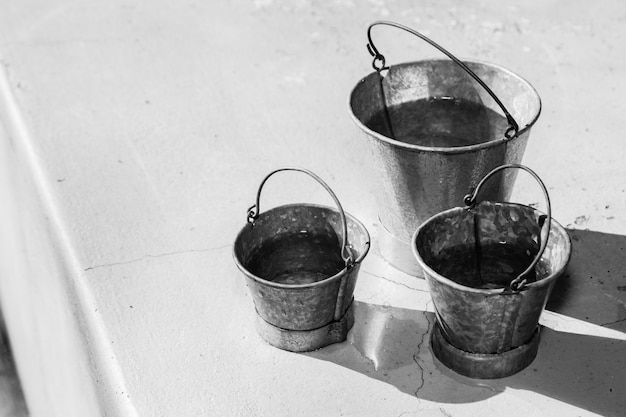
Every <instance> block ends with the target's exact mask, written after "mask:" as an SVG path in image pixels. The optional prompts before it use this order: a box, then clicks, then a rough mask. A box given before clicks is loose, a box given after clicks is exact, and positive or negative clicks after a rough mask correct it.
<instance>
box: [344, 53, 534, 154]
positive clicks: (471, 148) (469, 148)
mask: <svg viewBox="0 0 626 417" xmlns="http://www.w3.org/2000/svg"><path fill="white" fill-rule="evenodd" d="M462 61H463V62H464V63H471V64H479V65H484V66H487V67H492V68H496V69H498V70H500V71H502V72H504V73H507V74H510V75H512V76H513V77H515V78H517V79H518V80H519V81H520V82H522V84H524V85H526V86H527V87H528V89H529V90H530V91H531V92H532V93H533V94H534V96H535V97H536V98H537V113H536V114H535V115H534V117H533V118H532V120H531V121H530V122H529V123H527V124H526V125H525V126H523V127H520V129H519V131H518V132H517V136H513V137H511V138H507V137H506V136H504V135H503V137H502V138H500V139H494V140H490V141H487V142H482V143H476V144H473V145H466V146H447V147H433V146H422V145H415V144H411V143H406V142H402V141H399V140H396V139H392V138H389V137H387V136H385V135H382V134H380V133H378V132H376V131H374V130H372V129H370V128H369V127H367V126H366V125H365V123H363V122H362V121H361V120H360V119H359V118H358V117H357V116H356V115H355V114H354V112H353V111H352V97H353V96H354V93H355V91H356V89H357V88H358V87H359V85H360V84H361V83H363V82H364V81H365V80H366V79H367V78H368V77H371V76H372V75H374V74H377V72H376V71H373V72H371V73H369V74H367V75H366V76H365V77H363V78H361V79H360V80H359V82H358V83H356V85H355V86H354V87H353V88H352V90H351V91H350V94H349V95H348V100H347V105H348V114H349V115H350V117H351V118H352V120H353V121H354V123H355V124H356V125H357V126H358V127H359V128H360V129H361V130H362V131H364V132H365V133H367V134H368V135H369V136H372V137H374V138H376V139H378V140H380V141H382V142H385V143H387V144H389V145H392V146H395V147H398V148H403V149H405V150H408V151H414V152H423V153H438V154H459V153H468V152H476V151H479V150H483V149H489V148H492V147H495V146H499V145H502V144H505V143H507V142H510V141H512V140H514V139H515V138H517V137H520V136H522V135H524V134H525V133H527V132H528V131H529V130H530V128H531V127H533V125H534V124H535V123H536V122H537V120H538V119H539V115H540V114H541V109H542V105H541V96H539V93H538V92H537V90H536V89H535V87H533V85H532V84H531V83H530V82H528V80H526V79H525V78H524V77H522V76H521V75H519V74H517V73H515V72H513V71H511V70H510V69H508V68H506V67H503V66H502V65H499V64H494V63H492V62H488V61H483V60H476V59H462ZM423 62H452V61H450V60H447V59H421V60H417V61H410V62H401V63H399V64H395V65H393V67H401V66H410V65H415V64H418V63H423Z"/></svg>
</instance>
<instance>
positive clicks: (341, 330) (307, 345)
mask: <svg viewBox="0 0 626 417" xmlns="http://www.w3.org/2000/svg"><path fill="white" fill-rule="evenodd" d="M353 325H354V307H353V305H352V304H350V307H348V309H347V310H346V313H345V314H344V315H343V317H341V318H339V320H333V321H331V322H330V323H328V324H327V325H325V326H322V327H319V328H317V329H313V330H286V329H281V328H280V327H276V326H273V325H271V324H270V323H268V322H266V321H265V320H263V319H262V318H261V317H260V316H259V315H257V317H256V330H257V332H258V333H259V335H260V336H261V337H262V338H263V340H265V341H266V342H267V343H269V344H270V345H272V346H274V347H277V348H279V349H283V350H288V351H290V352H310V351H312V350H317V349H320V348H323V347H324V346H328V345H332V344H334V343H341V342H343V341H344V340H346V338H347V337H348V332H349V331H350V329H351V328H352V326H353Z"/></svg>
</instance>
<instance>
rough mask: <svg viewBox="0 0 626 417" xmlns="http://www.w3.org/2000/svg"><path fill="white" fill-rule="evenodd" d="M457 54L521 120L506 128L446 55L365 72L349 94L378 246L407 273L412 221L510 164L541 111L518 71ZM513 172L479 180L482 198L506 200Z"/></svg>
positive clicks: (411, 266)
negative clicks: (510, 130) (364, 151)
mask: <svg viewBox="0 0 626 417" xmlns="http://www.w3.org/2000/svg"><path fill="white" fill-rule="evenodd" d="M464 63H465V64H466V65H467V66H468V67H469V68H470V69H471V70H472V71H473V72H475V73H476V74H477V75H478V76H479V77H480V78H481V79H482V80H483V81H484V82H485V83H486V84H487V85H488V86H489V87H490V88H491V90H493V92H495V94H497V95H498V97H499V98H500V100H501V101H502V102H504V103H506V104H507V107H508V108H509V111H510V113H511V115H512V116H513V117H514V118H515V119H516V120H517V122H518V124H519V126H520V130H519V132H518V134H517V135H516V136H513V137H506V136H505V131H506V129H507V120H506V118H504V116H500V114H501V111H500V108H499V107H498V104H497V103H496V102H495V101H494V100H493V99H492V97H491V96H490V95H489V94H488V93H487V92H486V91H485V89H484V88H482V87H481V86H480V85H479V84H478V83H476V82H475V81H474V80H473V79H472V78H471V77H470V76H468V74H467V73H466V72H465V71H464V70H463V69H462V68H460V67H459V66H458V65H457V64H456V63H455V62H453V61H449V60H424V61H417V62H411V63H404V64H400V65H395V66H392V67H391V68H389V70H388V73H387V74H386V75H385V76H384V78H381V75H380V74H379V73H378V72H373V73H371V74H369V75H368V76H367V77H365V78H363V79H362V80H361V81H360V82H359V83H358V84H357V85H356V87H354V89H353V91H352V92H351V94H350V97H349V103H348V108H349V113H350V115H351V117H352V119H353V120H354V122H355V123H356V125H357V126H358V127H359V128H360V130H361V131H362V132H363V133H364V137H365V139H366V141H367V142H368V145H367V148H368V149H369V151H370V152H369V153H370V155H371V160H370V163H369V165H370V166H371V167H372V170H373V171H374V173H375V175H374V176H373V178H375V179H374V184H373V185H374V188H375V190H376V198H377V211H378V215H379V220H380V223H381V225H382V226H383V235H382V236H381V252H382V254H383V256H384V257H385V258H386V259H387V260H388V261H389V262H390V263H391V264H392V265H394V266H396V267H397V268H399V269H401V270H403V271H404V272H407V273H409V274H416V273H418V272H419V271H420V268H419V266H418V265H417V263H416V262H415V258H414V257H413V255H412V253H411V238H412V235H413V232H414V231H415V229H416V228H417V227H418V226H419V225H420V224H421V223H423V222H424V221H425V220H427V219H428V218H430V217H431V216H433V215H434V214H436V213H439V212H441V211H443V210H446V209H449V208H452V207H454V206H455V205H456V204H457V203H458V202H459V201H462V199H463V196H464V195H465V194H466V193H467V192H468V190H469V188H470V186H471V185H473V184H475V183H476V182H477V181H478V180H479V179H480V178H481V177H483V176H484V175H485V174H486V173H487V172H489V171H490V170H492V169H493V168H495V167H497V166H499V165H503V164H510V163H519V162H520V161H521V159H522V156H523V154H524V150H525V148H526V143H527V141H528V137H529V134H530V129H531V127H532V125H533V124H534V123H535V121H536V120H537V118H538V117H539V113H540V111H541V100H540V98H539V95H538V94H537V92H536V91H535V89H534V88H533V87H532V86H531V85H530V84H529V83H528V82H527V81H525V80H524V79H522V78H521V77H519V76H517V75H516V74H514V73H512V72H510V71H508V70H506V69H504V68H502V67H500V66H497V65H493V64H489V63H482V62H468V61H464ZM411 103H417V104H420V103H421V104H420V105H416V106H413V107H412V108H411V106H412V104H411ZM465 108H467V111H465V110H463V109H465ZM411 109H412V110H411ZM516 175H517V173H516V172H515V171H512V172H507V173H504V174H503V175H502V176H501V177H500V178H499V180H498V181H493V182H492V183H491V184H490V185H489V186H488V187H485V190H484V198H485V199H489V200H496V201H501V200H506V199H508V198H509V196H510V194H511V191H512V188H513V184H514V181H515V177H516Z"/></svg>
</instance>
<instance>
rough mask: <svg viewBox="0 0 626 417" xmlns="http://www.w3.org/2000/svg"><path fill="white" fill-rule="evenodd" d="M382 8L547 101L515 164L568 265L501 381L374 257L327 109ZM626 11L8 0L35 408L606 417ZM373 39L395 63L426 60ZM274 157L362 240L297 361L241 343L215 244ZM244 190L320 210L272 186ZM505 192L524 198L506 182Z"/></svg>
mask: <svg viewBox="0 0 626 417" xmlns="http://www.w3.org/2000/svg"><path fill="white" fill-rule="evenodd" d="M378 19H389V20H394V21H398V22H400V23H404V24H406V25H409V26H412V27H414V28H416V29H418V30H421V31H423V32H424V33H425V34H427V35H428V36H431V37H432V38H433V39H435V40H436V41H437V42H439V43H440V44H442V45H444V46H446V47H447V48H449V49H450V50H451V51H452V52H453V53H455V54H456V55H458V56H459V57H462V58H463V57H467V58H472V59H479V60H486V61H490V62H494V63H497V64H500V65H503V66H505V67H507V68H509V69H511V70H513V71H514V72H516V73H518V74H520V75H522V76H523V77H524V78H526V79H527V80H528V81H529V82H530V83H531V84H532V85H533V86H534V87H535V88H536V89H537V91H538V92H539V94H540V96H541V98H542V102H543V110H542V114H541V116H540V118H539V121H538V123H537V124H536V126H535V127H534V128H533V131H532V132H531V137H530V141H529V144H528V147H527V149H526V152H525V156H524V160H523V163H525V164H526V165H528V166H530V167H531V168H533V169H534V170H535V171H536V172H537V173H538V174H539V175H540V176H541V177H542V179H543V180H544V182H545V183H546V184H547V186H548V188H549V191H550V196H551V199H552V205H553V215H554V217H555V218H556V219H557V220H558V221H559V222H560V223H561V224H563V225H564V226H566V227H567V228H568V229H569V232H570V234H571V237H572V243H573V254H572V259H571V263H570V267H569V268H568V271H567V273H566V274H565V275H564V276H563V277H562V278H561V280H560V281H559V283H558V284H557V286H556V288H555V290H554V293H553V295H552V298H551V299H550V301H549V303H548V306H547V309H548V311H546V313H545V314H544V315H543V317H542V320H541V323H542V324H543V325H544V327H543V329H542V332H541V343H540V346H539V354H538V356H537V358H536V359H535V361H534V362H533V363H532V364H531V365H530V366H529V367H528V368H526V369H525V370H524V371H522V372H520V373H519V374H516V375H514V376H511V377H508V378H504V379H501V380H482V381H481V380H473V379H470V378H465V377H461V376H459V375H457V374H455V373H454V372H452V371H450V370H448V369H446V368H445V367H443V366H442V365H441V363H439V362H438V360H437V359H436V358H434V357H433V355H432V353H431V350H430V347H429V337H430V332H431V329H432V326H433V324H434V320H435V318H434V314H433V309H432V303H431V301H430V296H429V294H428V290H427V287H426V284H425V282H424V280H423V279H422V278H421V277H414V276H409V275H406V274H403V273H401V272H398V271H396V270H394V269H393V268H392V267H390V266H389V265H387V264H386V263H385V262H384V261H383V260H382V259H381V257H380V255H379V253H380V248H379V247H378V246H377V241H378V240H377V238H378V236H379V226H378V225H377V221H376V218H377V216H376V207H375V204H374V196H373V191H372V187H371V182H372V180H373V178H372V174H371V169H370V167H369V166H368V165H367V164H366V163H365V162H364V161H365V159H364V152H365V149H364V147H365V143H364V141H363V138H362V137H361V135H360V132H359V131H358V129H357V128H356V127H355V126H354V125H353V124H352V121H351V120H350V118H349V116H348V113H347V105H346V102H347V95H348V93H349V91H350V90H351V89H352V87H353V86H354V85H355V84H356V83H357V82H358V80H359V79H360V78H362V77H363V76H365V75H366V74H368V73H369V72H370V71H371V57H370V56H369V54H368V53H367V50H366V48H365V44H366V42H367V39H366V33H365V30H366V27H367V24H368V23H370V22H372V21H374V20H378ZM625 19H626V9H624V8H623V7H622V5H621V3H620V2H618V1H608V2H603V3H601V5H600V4H598V5H596V6H594V7H592V8H590V7H589V4H588V3H587V2H582V1H573V2H568V3H567V7H565V6H564V5H563V3H562V2H556V1H525V2H522V1H515V2H513V3H511V2H507V3H506V4H503V3H502V2H497V1H492V0H487V1H481V2H478V3H474V2H472V3H458V2H453V1H444V2H435V1H424V2H414V1H408V0H407V1H404V0H402V1H400V0H399V1H361V2H358V1H351V0H341V1H333V2H320V3H317V2H311V1H307V0H302V1H286V0H285V1H278V0H263V1H261V0H255V1H251V2H244V1H235V2H232V1H211V2H194V1H189V0H183V1H179V2H165V1H152V2H139V3H138V2H131V1H123V0H113V1H108V2H96V1H92V0H87V1H84V2H62V1H42V0H29V1H21V0H20V1H17V0H15V1H13V0H10V1H6V2H4V4H3V7H2V13H0V67H1V68H0V193H1V194H0V195H1V196H2V204H0V230H2V233H0V302H1V305H2V309H3V313H4V316H5V319H6V325H7V329H8V332H9V334H10V337H11V342H12V344H13V350H14V354H15V360H16V362H17V368H18V371H19V375H20V377H21V380H22V383H23V389H24V393H25V397H26V400H27V402H28V407H29V410H30V412H31V414H32V415H33V416H64V417H66V416H98V415H103V416H104V415H106V416H130V417H132V416H141V417H144V416H198V415H224V416H226V415H228V416H293V415H298V416H342V415H343V416H400V415H402V416H418V415H419V416H472V415H483V416H490V415H492V416H501V415H509V416H545V415H581V416H587V415H596V414H597V415H604V416H618V415H622V414H623V410H624V409H625V408H626V384H625V382H626V366H625V363H624V362H625V358H626V342H625V340H624V339H625V338H624V334H625V332H626V308H625V303H626V279H625V277H626V272H625V271H626V261H625V259H626V257H625V256H624V248H625V247H626V214H625V213H626V183H625V182H624V181H625V180H624V178H626V175H625V174H626V168H624V166H625V165H624V161H625V160H626V146H624V142H623V138H622V132H623V128H622V119H623V114H624V113H625V111H626V104H625V103H624V100H623V97H624V95H626V77H624V74H626V57H625V56H624V55H623V53H622V51H623V45H624V43H625V42H624V41H626V29H624V20H625ZM376 33H377V35H376V36H377V45H378V46H379V47H380V48H382V47H383V45H384V48H385V51H388V52H386V56H387V60H388V63H390V64H393V63H399V62H404V61H409V60H416V59H422V58H425V57H433V56H437V54H436V52H435V51H433V50H431V49H430V48H429V47H428V46H427V45H425V44H423V43H420V42H419V41H417V40H416V39H414V38H412V37H411V36H410V35H408V34H405V33H401V32H396V31H393V30H392V29H389V30H385V29H380V30H378V31H377V32H376ZM281 166H302V167H306V168H309V169H311V170H313V171H314V172H316V173H317V174H318V175H320V176H321V177H322V178H324V179H325V180H326V181H327V182H328V183H329V185H330V186H331V187H332V188H333V189H334V190H335V192H336V194H337V195H338V197H339V198H340V200H341V201H342V204H343V206H344V208H345V209H346V210H347V211H348V212H350V213H351V214H353V215H354V216H356V217H357V218H359V219H360V220H362V221H363V223H364V224H365V225H366V227H368V229H369V231H370V234H371V236H372V244H373V246H372V250H371V252H370V254H369V255H368V257H367V259H366V260H365V262H364V264H363V266H362V269H361V272H360V276H359V282H358V284H357V288H356V292H355V318H356V324H355V326H354V328H353V329H352V330H351V332H350V333H349V335H348V340H347V341H346V342H344V343H341V344H336V345H332V346H329V347H327V348H324V349H321V350H318V351H315V352H311V353H306V354H294V353H289V352H284V351H281V350H278V349H275V348H273V347H271V346H268V345H267V344H266V343H264V342H263V341H262V340H261V339H260V338H259V336H258V335H257V334H256V332H255V330H254V314H255V313H254V307H253V304H252V299H251V297H250V295H249V293H248V290H247V288H246V286H245V282H244V280H243V277H242V276H241V274H240V272H239V271H238V270H237V268H236V267H235V265H234V262H233V259H232V255H231V251H232V243H233V241H234V238H235V235H236V233H237V232H238V231H239V230H240V229H241V228H242V227H243V226H244V224H245V222H246V210H247V208H248V207H249V206H251V205H252V204H253V203H254V198H255V193H256V189H257V187H258V184H259V181H261V180H262V178H263V177H264V176H265V174H267V173H268V172H269V171H271V170H273V169H275V168H278V167H281ZM263 198H264V205H265V206H266V207H271V206H273V205H278V204H284V203H293V202H300V201H307V202H317V203H321V204H326V205H330V204H331V201H330V199H329V198H328V196H327V195H325V193H324V191H323V189H320V187H318V186H317V185H316V184H315V183H314V182H313V181H310V180H307V179H303V178H301V177H299V176H290V175H283V176H281V177H280V178H276V180H273V181H271V183H268V185H267V186H266V188H265V191H264V196H263ZM513 199H514V200H515V201H519V202H522V203H525V204H538V207H541V206H542V204H543V203H541V192H540V190H538V189H537V188H536V185H535V184H534V183H533V182H532V181H531V179H530V178H526V177H525V176H523V175H520V176H519V180H518V182H517V184H516V189H515V192H514V195H513ZM459 204H461V202H459Z"/></svg>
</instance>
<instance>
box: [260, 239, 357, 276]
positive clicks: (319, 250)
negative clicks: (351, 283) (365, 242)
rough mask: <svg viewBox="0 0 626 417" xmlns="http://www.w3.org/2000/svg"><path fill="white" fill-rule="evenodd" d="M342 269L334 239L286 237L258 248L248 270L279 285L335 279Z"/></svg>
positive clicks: (342, 263) (336, 243) (342, 262)
mask: <svg viewBox="0 0 626 417" xmlns="http://www.w3.org/2000/svg"><path fill="white" fill-rule="evenodd" d="M344 267H345V261H344V260H343V259H342V258H341V244H340V242H339V239H338V238H337V236H329V235H327V234H324V235H322V234H318V235H315V234H311V233H309V232H307V231H302V232H300V233H285V234H282V235H279V236H278V237H276V238H275V239H272V240H269V241H268V242H265V243H264V244H263V245H261V246H260V247H259V248H258V249H257V250H256V251H255V252H254V254H253V255H252V257H251V260H250V262H249V264H248V270H249V271H250V272H252V273H253V274H254V275H256V276H258V277H260V278H263V279H266V280H268V281H272V282H276V283H280V284H310V283H313V282H317V281H321V280H324V279H326V278H328V277H331V276H333V275H336V274H337V273H338V272H340V271H341V270H342V269H343V268H344Z"/></svg>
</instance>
